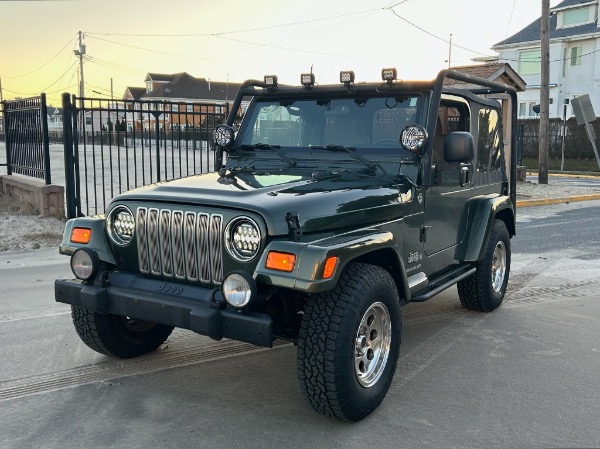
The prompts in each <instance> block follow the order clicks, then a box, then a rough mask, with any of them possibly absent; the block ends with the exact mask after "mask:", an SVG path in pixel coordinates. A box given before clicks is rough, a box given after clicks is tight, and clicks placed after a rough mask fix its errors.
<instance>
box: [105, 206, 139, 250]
mask: <svg viewBox="0 0 600 449" xmlns="http://www.w3.org/2000/svg"><path fill="white" fill-rule="evenodd" d="M107 227H108V235H109V236H110V238H111V240H112V241H113V242H115V243H116V244H117V245H120V246H124V245H127V244H128V243H129V242H131V239H133V234H134V232H135V219H134V218H133V214H132V213H131V211H130V210H129V209H128V208H127V207H125V206H117V207H115V208H114V209H113V210H112V211H111V212H110V214H109V215H108V220H107Z"/></svg>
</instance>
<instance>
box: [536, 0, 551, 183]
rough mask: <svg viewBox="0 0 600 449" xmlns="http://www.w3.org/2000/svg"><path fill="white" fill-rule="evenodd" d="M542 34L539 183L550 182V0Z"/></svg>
mask: <svg viewBox="0 0 600 449" xmlns="http://www.w3.org/2000/svg"><path fill="white" fill-rule="evenodd" d="M540 20H541V34H540V46H541V48H540V50H541V57H542V60H541V65H542V67H541V72H542V73H541V86H540V148H539V158H540V166H539V171H538V183H539V184H548V144H549V136H548V134H549V132H550V34H549V33H550V0H542V18H541V19H540Z"/></svg>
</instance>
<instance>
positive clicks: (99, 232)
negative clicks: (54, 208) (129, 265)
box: [58, 217, 117, 265]
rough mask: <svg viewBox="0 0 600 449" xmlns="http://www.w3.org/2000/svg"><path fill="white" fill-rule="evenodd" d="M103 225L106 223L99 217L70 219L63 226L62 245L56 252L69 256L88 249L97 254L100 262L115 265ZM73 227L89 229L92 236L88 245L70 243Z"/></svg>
mask: <svg viewBox="0 0 600 449" xmlns="http://www.w3.org/2000/svg"><path fill="white" fill-rule="evenodd" d="M105 223H106V221H105V220H104V219H103V218H99V217H79V218H72V219H70V220H69V221H67V223H66V225H65V230H64V232H63V239H62V243H61V244H60V246H59V248H58V252H59V253H60V254H64V255H66V256H70V255H72V254H73V253H74V252H75V251H76V250H78V249H79V248H89V249H91V250H94V251H95V252H96V253H97V254H98V257H99V259H100V260H101V261H103V262H107V263H109V264H112V265H116V264H117V261H116V260H115V257H114V255H113V252H112V250H111V248H110V244H109V243H108V239H107V237H106V224H105ZM75 227H79V228H89V229H91V231H92V235H91V238H90V242H89V243H88V244H83V243H73V242H71V233H72V232H73V228H75Z"/></svg>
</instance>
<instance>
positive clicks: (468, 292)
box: [457, 219, 511, 312]
mask: <svg viewBox="0 0 600 449" xmlns="http://www.w3.org/2000/svg"><path fill="white" fill-rule="evenodd" d="M499 252H500V253H502V252H504V263H503V264H501V261H499V260H498V255H499V254H498V253H499ZM510 254H511V252H510V237H509V235H508V231H507V229H506V225H505V224H504V222H503V221H502V220H497V219H496V220H494V223H493V224H492V229H491V231H490V235H489V237H488V242H487V247H486V250H485V256H484V257H483V259H482V260H480V261H479V262H477V263H476V264H475V267H476V268H477V271H476V272H475V273H474V274H473V275H471V276H469V277H468V278H466V279H464V280H462V281H460V282H458V285H457V288H458V297H459V298H460V302H461V304H462V305H463V307H466V308H467V309H470V310H477V311H480V312H491V311H492V310H494V309H496V308H497V307H498V306H500V304H502V301H503V300H504V294H505V293H506V286H507V285H508V277H509V274H510ZM499 265H503V266H502V270H503V273H504V275H503V277H502V280H501V281H500V280H499V279H498V278H496V284H494V279H495V276H497V272H498V267H499ZM494 285H496V287H495V288H494Z"/></svg>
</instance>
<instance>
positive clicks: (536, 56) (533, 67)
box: [519, 50, 542, 75]
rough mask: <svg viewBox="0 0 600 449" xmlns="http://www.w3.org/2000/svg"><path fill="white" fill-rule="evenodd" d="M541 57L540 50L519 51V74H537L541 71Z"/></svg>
mask: <svg viewBox="0 0 600 449" xmlns="http://www.w3.org/2000/svg"><path fill="white" fill-rule="evenodd" d="M541 58H542V52H541V51H540V50H527V51H522V52H520V53H519V74H520V75H537V74H538V73H541V68H542V64H541Z"/></svg>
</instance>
